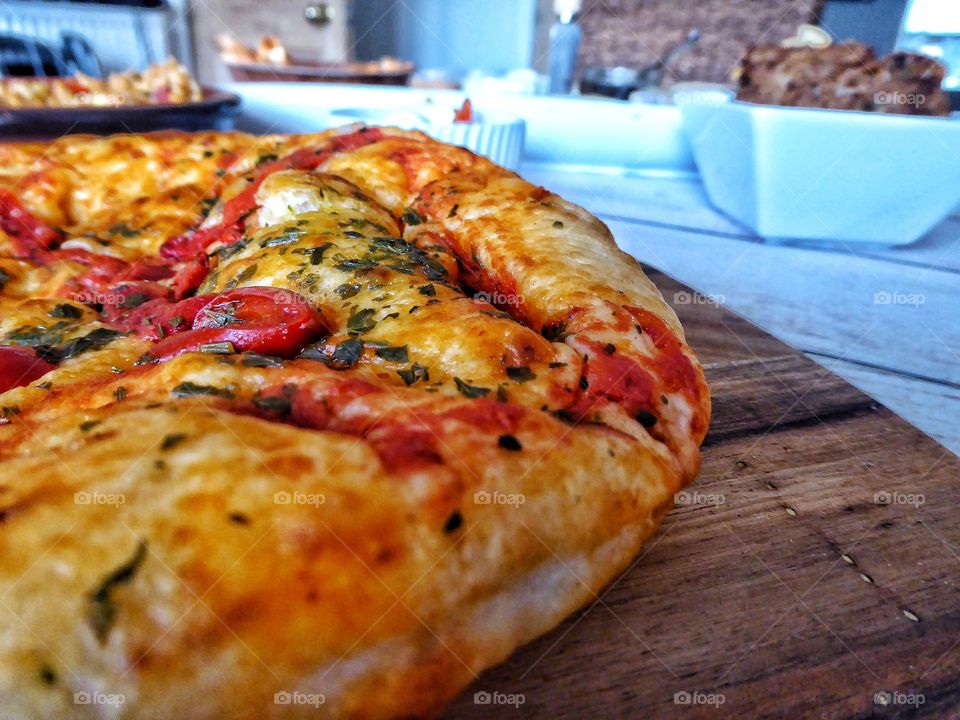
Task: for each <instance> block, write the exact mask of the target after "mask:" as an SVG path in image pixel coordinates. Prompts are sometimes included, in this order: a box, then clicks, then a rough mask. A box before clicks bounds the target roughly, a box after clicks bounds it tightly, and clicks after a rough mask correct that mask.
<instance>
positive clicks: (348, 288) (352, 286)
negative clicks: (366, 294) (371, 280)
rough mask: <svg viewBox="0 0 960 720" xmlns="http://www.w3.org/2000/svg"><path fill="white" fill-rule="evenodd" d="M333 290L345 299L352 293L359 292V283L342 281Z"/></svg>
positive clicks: (350, 296)
mask: <svg viewBox="0 0 960 720" xmlns="http://www.w3.org/2000/svg"><path fill="white" fill-rule="evenodd" d="M334 292H335V293H336V294H337V295H339V296H340V297H341V298H343V299H344V300H346V299H347V298H352V297H353V296H354V295H356V294H357V293H358V292H360V285H358V284H357V283H344V284H343V285H341V286H340V287H338V288H337V289H336V290H334Z"/></svg>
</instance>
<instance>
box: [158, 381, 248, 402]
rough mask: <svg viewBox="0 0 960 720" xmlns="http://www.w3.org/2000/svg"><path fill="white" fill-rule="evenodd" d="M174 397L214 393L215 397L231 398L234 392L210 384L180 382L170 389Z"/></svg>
mask: <svg viewBox="0 0 960 720" xmlns="http://www.w3.org/2000/svg"><path fill="white" fill-rule="evenodd" d="M170 394H171V395H173V396H174V397H193V396H196V395H215V396H217V397H222V398H227V399H228V400H230V399H233V397H234V394H233V393H232V392H230V391H229V390H224V389H221V388H217V387H213V386H211V385H198V384H197V383H194V382H190V381H189V380H188V381H187V382H182V383H180V384H179V385H177V386H176V387H175V388H173V389H172V390H171V391H170Z"/></svg>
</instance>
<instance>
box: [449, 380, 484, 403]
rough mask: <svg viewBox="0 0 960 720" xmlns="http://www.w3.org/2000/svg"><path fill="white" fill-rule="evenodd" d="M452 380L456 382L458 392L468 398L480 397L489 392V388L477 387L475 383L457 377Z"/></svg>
mask: <svg viewBox="0 0 960 720" xmlns="http://www.w3.org/2000/svg"><path fill="white" fill-rule="evenodd" d="M453 381H454V382H455V383H456V384H457V390H459V391H460V394H461V395H463V396H464V397H468V398H481V397H484V396H486V395H489V394H490V388H485V387H479V386H477V385H471V384H469V383H466V382H464V381H463V380H461V379H460V378H458V377H455V378H454V379H453Z"/></svg>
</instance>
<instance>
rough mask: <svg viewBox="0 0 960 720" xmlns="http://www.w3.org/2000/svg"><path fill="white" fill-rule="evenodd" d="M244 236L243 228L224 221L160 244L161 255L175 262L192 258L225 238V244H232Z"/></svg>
mask: <svg viewBox="0 0 960 720" xmlns="http://www.w3.org/2000/svg"><path fill="white" fill-rule="evenodd" d="M241 237H243V228H241V227H239V226H237V225H234V226H230V227H227V226H224V225H223V224H222V223H221V224H219V225H213V226H211V227H208V228H203V229H202V230H195V231H194V232H193V233H192V234H190V235H177V236H176V237H172V238H170V239H169V240H167V241H166V242H165V243H164V244H163V245H161V246H160V256H161V257H163V258H165V259H166V260H171V261H173V262H183V261H185V260H192V259H193V258H195V257H196V256H197V255H199V254H201V253H202V252H204V251H205V250H206V249H207V247H208V246H210V245H212V244H213V243H215V242H217V241H218V240H223V242H224V244H225V245H232V244H233V243H235V242H236V241H237V240H239V239H240V238H241Z"/></svg>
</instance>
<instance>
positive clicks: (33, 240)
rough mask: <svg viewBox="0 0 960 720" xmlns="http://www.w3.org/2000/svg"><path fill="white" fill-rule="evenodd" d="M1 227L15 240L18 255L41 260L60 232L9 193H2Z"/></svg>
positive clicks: (0, 207) (15, 249)
mask: <svg viewBox="0 0 960 720" xmlns="http://www.w3.org/2000/svg"><path fill="white" fill-rule="evenodd" d="M0 228H2V229H3V231H4V232H5V233H6V234H7V235H9V236H10V238H11V240H13V247H14V251H15V252H16V253H17V256H18V257H21V258H26V259H28V260H33V261H35V262H41V261H43V260H45V259H46V258H47V257H48V255H49V253H48V251H49V249H50V247H51V246H52V245H53V244H54V243H55V242H56V241H57V240H59V239H60V233H59V232H57V231H56V230H54V229H53V228H52V227H50V226H49V225H47V224H46V223H44V222H42V221H40V220H38V219H37V218H35V217H34V216H33V215H31V214H30V211H29V210H27V209H26V208H25V207H24V206H23V205H21V204H20V201H19V200H17V199H16V198H15V197H13V196H12V195H10V194H9V193H2V194H0Z"/></svg>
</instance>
